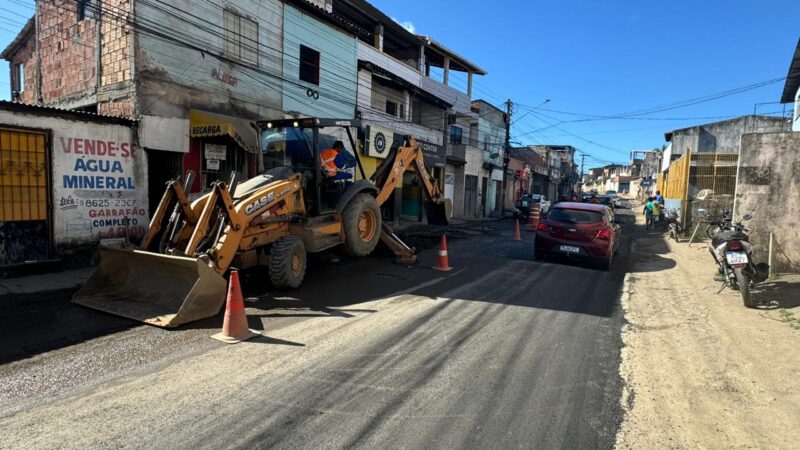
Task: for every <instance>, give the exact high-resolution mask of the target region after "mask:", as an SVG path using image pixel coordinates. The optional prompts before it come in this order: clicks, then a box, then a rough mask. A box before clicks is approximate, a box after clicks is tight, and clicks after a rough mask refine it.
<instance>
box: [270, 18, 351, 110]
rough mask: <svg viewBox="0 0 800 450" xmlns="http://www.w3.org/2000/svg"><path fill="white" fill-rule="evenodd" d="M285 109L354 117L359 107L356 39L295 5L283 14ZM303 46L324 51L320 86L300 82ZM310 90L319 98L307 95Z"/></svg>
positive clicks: (321, 57) (321, 60)
mask: <svg viewBox="0 0 800 450" xmlns="http://www.w3.org/2000/svg"><path fill="white" fill-rule="evenodd" d="M283 31H284V39H283V52H284V56H283V76H284V78H285V79H286V80H290V81H291V82H286V83H284V88H283V109H284V111H297V112H300V113H301V114H303V115H306V116H311V117H324V118H342V119H347V118H352V117H353V115H354V114H355V108H356V91H357V89H356V81H357V78H358V75H357V71H358V70H357V67H356V38H355V37H353V36H351V35H348V34H345V33H343V32H341V31H339V30H337V29H336V28H333V27H331V26H330V25H327V24H325V23H323V22H320V21H319V20H317V19H315V18H314V17H313V16H311V15H309V14H306V13H304V12H302V11H300V10H298V9H296V8H293V7H291V6H286V7H284V14H283ZM300 45H305V46H306V47H309V48H312V49H314V50H316V51H318V52H320V71H319V85H314V84H312V83H307V82H305V81H300V74H299V72H300ZM308 89H312V90H314V91H317V92H318V93H319V98H314V97H315V96H312V97H309V96H308V95H307V91H308Z"/></svg>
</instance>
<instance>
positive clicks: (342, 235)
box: [73, 119, 450, 328]
mask: <svg viewBox="0 0 800 450" xmlns="http://www.w3.org/2000/svg"><path fill="white" fill-rule="evenodd" d="M258 126H259V129H260V141H261V147H262V156H263V157H264V160H265V167H267V168H268V169H267V170H266V172H265V173H264V174H262V175H258V176H256V177H254V178H251V179H249V180H247V181H244V182H242V183H237V181H236V176H235V174H233V176H232V177H231V180H230V181H229V182H228V183H225V182H221V181H218V182H215V183H213V184H212V185H211V188H210V192H208V193H206V194H205V195H203V196H202V197H200V198H198V199H197V200H194V201H193V202H191V203H190V202H189V200H188V198H187V194H186V191H185V186H191V183H192V177H193V174H192V173H191V172H190V173H189V174H187V176H186V179H185V180H181V179H175V180H173V181H171V182H169V183H168V185H167V188H166V191H165V193H164V195H163V197H162V199H161V202H160V203H159V205H158V209H157V210H156V212H155V213H154V215H153V218H152V220H151V222H150V227H149V229H148V232H147V234H146V235H145V237H144V239H143V240H142V242H141V244H140V245H139V246H138V247H137V248H123V249H116V248H106V247H101V248H100V256H101V259H100V265H99V266H98V268H97V269H96V270H95V272H94V273H93V274H92V276H91V277H90V278H89V280H87V282H86V284H85V285H84V286H83V288H82V289H81V290H80V291H78V292H77V293H76V294H75V296H74V297H73V302H75V303H77V304H80V305H84V306H88V307H90V308H94V309H98V310H101V311H105V312H109V313H112V314H116V315H120V316H124V317H128V318H131V319H135V320H139V321H142V322H145V323H148V324H151V325H156V326H160V327H167V328H171V327H176V326H179V325H181V324H184V323H187V322H191V321H195V320H199V319H203V318H207V317H211V316H214V315H216V314H217V313H218V312H219V311H220V309H221V307H222V305H223V303H224V301H225V291H226V281H225V278H224V276H225V274H226V273H227V271H228V270H229V269H230V268H233V267H235V268H237V269H244V268H249V267H254V266H259V265H261V266H266V268H267V269H266V270H267V271H268V274H269V278H270V281H271V282H272V284H273V285H275V286H276V287H279V288H296V287H298V286H300V284H301V283H302V281H303V277H304V276H305V271H306V254H307V252H311V253H315V252H321V251H324V250H327V249H330V248H333V247H336V246H341V247H342V249H343V250H344V252H346V253H348V254H350V255H353V256H365V255H368V254H370V253H371V252H372V251H373V250H374V249H375V246H376V245H377V243H378V240H381V241H382V242H384V243H385V244H386V245H387V246H388V247H389V248H390V249H391V250H392V251H393V252H394V253H395V255H396V256H397V259H398V261H399V262H401V263H413V262H414V261H415V258H416V257H415V255H414V250H413V249H412V248H410V247H409V246H408V245H406V244H405V243H403V241H402V240H400V238H398V237H397V236H396V235H395V234H394V233H393V232H392V230H391V229H390V228H389V226H388V225H387V224H386V223H384V222H383V220H382V218H383V215H382V211H381V205H383V204H384V203H385V202H386V201H387V200H388V199H389V198H390V196H391V194H392V192H393V191H394V189H395V186H396V185H397V183H398V181H399V180H400V179H401V178H402V176H403V173H404V172H405V171H406V169H407V168H409V167H413V168H414V169H415V170H416V174H417V177H418V179H419V181H420V184H421V185H422V186H424V190H425V192H427V194H428V199H427V201H426V202H425V210H426V214H427V219H428V222H429V223H433V224H446V223H447V217H448V216H449V212H450V211H449V209H450V208H449V203H448V202H447V201H445V199H444V197H443V195H442V194H441V192H440V190H439V187H438V185H437V184H436V180H434V179H433V177H432V176H431V174H430V173H429V172H428V170H427V168H426V167H425V161H424V155H423V152H422V150H421V148H420V146H419V145H418V144H417V143H416V141H415V140H414V139H413V138H411V137H408V138H407V139H406V140H405V142H404V145H402V146H400V147H398V148H393V149H390V150H389V153H388V155H387V158H386V159H385V160H384V161H383V162H382V163H381V164H380V166H379V167H378V168H377V169H376V171H375V173H374V174H373V175H372V177H371V178H370V179H369V180H368V179H366V176H365V175H364V168H363V166H362V164H361V160H360V159H359V158H358V151H357V148H356V143H355V141H354V139H353V135H352V132H351V129H360V123H358V121H353V120H331V119H296V120H277V121H264V122H259V123H258ZM331 128H334V129H335V130H337V131H339V132H340V133H339V134H344V132H346V134H347V137H348V139H349V142H350V145H351V149H352V155H353V156H351V158H353V159H354V164H353V165H354V166H355V167H353V170H354V169H355V168H357V169H358V171H359V174H360V180H358V181H351V180H348V179H346V178H347V177H346V176H345V177H341V178H344V179H331V178H329V177H328V176H327V174H326V173H325V172H323V170H322V166H321V164H322V161H321V160H320V153H321V150H322V149H323V148H327V147H328V146H327V145H326V141H331V140H333V139H335V138H334V137H333V136H332V135H331V134H325V131H326V130H329V129H331ZM348 154H349V153H348ZM351 176H352V174H351ZM335 178H339V177H335Z"/></svg>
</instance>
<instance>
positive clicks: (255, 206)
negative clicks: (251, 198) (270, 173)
mask: <svg viewBox="0 0 800 450" xmlns="http://www.w3.org/2000/svg"><path fill="white" fill-rule="evenodd" d="M274 198H275V193H274V192H270V193H269V194H267V195H265V196H263V197H261V198H260V199H258V200H256V201H255V203H251V204H249V205H247V207H246V208H245V209H244V213H245V214H247V215H248V216H252V215H253V214H255V213H256V212H258V210H259V209H261V208H263V207H265V206H267V205H268V204H269V203H270V202H271V201H272V200H273V199H274Z"/></svg>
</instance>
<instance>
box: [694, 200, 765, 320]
mask: <svg viewBox="0 0 800 450" xmlns="http://www.w3.org/2000/svg"><path fill="white" fill-rule="evenodd" d="M750 218H751V217H750V216H749V215H748V216H745V217H744V220H750ZM748 232H749V230H748V229H747V228H745V227H744V226H743V225H742V224H741V223H733V221H732V219H731V215H730V212H727V213H725V215H724V216H723V218H722V220H719V221H712V222H710V223H709V226H708V228H707V229H706V234H708V236H709V237H710V238H711V244H710V246H709V252H711V256H712V257H713V258H714V261H715V262H716V263H717V266H718V267H719V272H720V274H722V276H723V281H724V283H725V284H723V286H722V289H725V287H726V286H727V287H730V288H731V289H733V290H737V291H739V293H740V294H741V295H742V302H743V303H744V306H745V307H747V308H752V307H754V306H755V304H754V303H753V301H752V299H751V297H750V288H751V287H752V286H753V285H754V284H756V283H760V282H762V281H764V280H766V279H767V276H768V274H769V265H768V264H766V263H759V264H756V263H755V262H754V261H753V245H752V244H751V243H750V237H749V236H748V235H747V233H748ZM722 289H720V292H721V291H722Z"/></svg>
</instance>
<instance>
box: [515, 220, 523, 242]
mask: <svg viewBox="0 0 800 450" xmlns="http://www.w3.org/2000/svg"><path fill="white" fill-rule="evenodd" d="M514 240H515V241H521V240H522V237H520V235H519V219H516V220H515V221H514Z"/></svg>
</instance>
